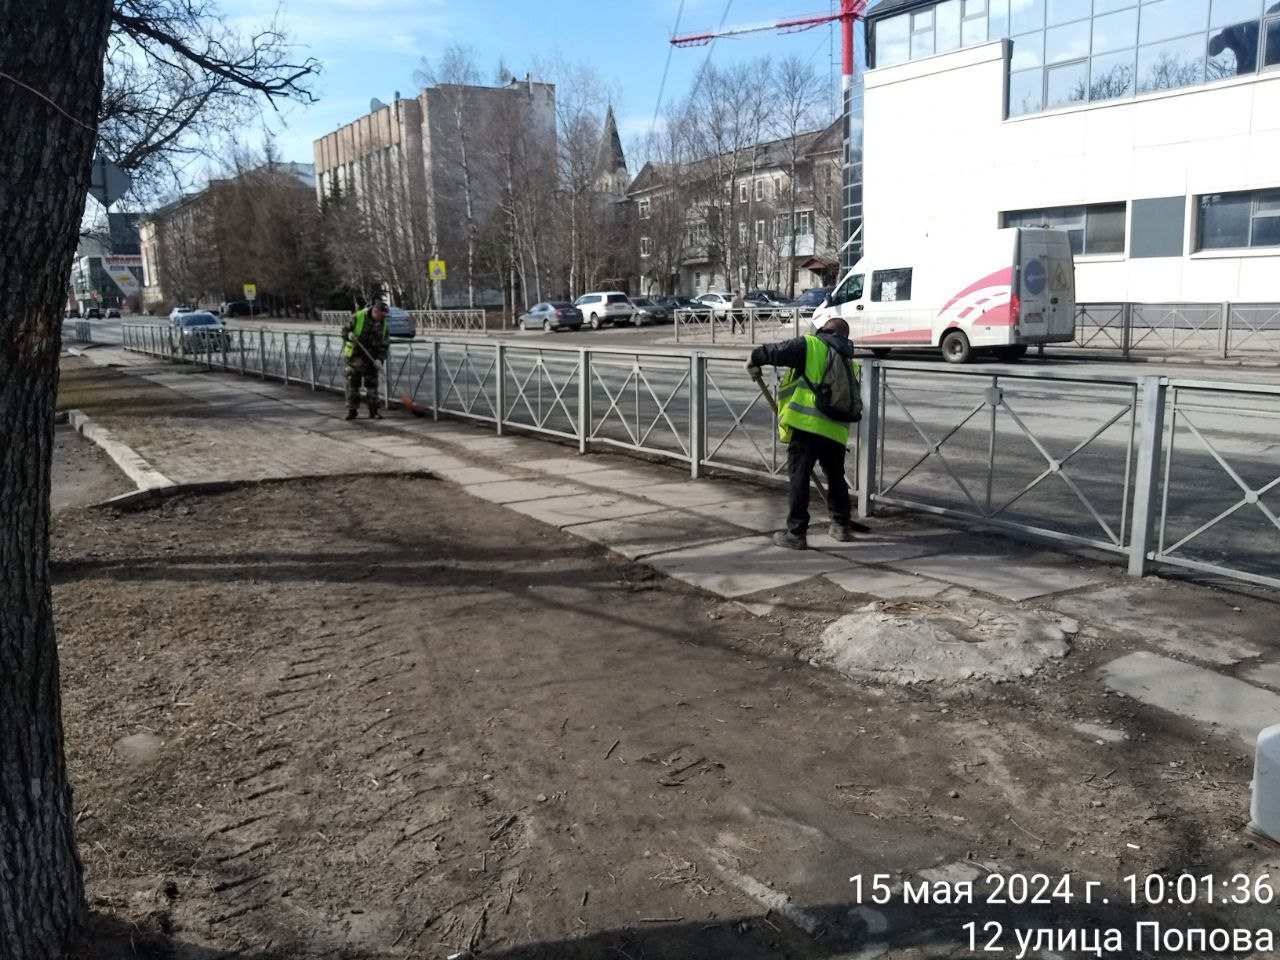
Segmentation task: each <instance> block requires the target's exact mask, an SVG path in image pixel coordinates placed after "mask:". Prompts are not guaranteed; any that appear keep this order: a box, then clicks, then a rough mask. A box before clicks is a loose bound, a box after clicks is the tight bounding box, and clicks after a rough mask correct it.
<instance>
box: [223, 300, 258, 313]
mask: <svg viewBox="0 0 1280 960" xmlns="http://www.w3.org/2000/svg"><path fill="white" fill-rule="evenodd" d="M218 313H220V314H221V315H222V316H224V317H251V316H253V305H252V304H251V303H249V301H248V300H224V301H222V306H221V307H219V308H218Z"/></svg>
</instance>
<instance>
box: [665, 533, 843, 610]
mask: <svg viewBox="0 0 1280 960" xmlns="http://www.w3.org/2000/svg"><path fill="white" fill-rule="evenodd" d="M646 562H647V563H648V564H649V565H650V566H652V567H654V568H656V569H658V570H661V571H662V572H663V573H665V574H666V575H667V576H670V577H675V578H676V579H677V580H683V581H684V582H685V583H689V584H692V585H693V586H695V587H701V588H702V589H703V590H709V591H710V592H711V593H715V594H719V595H720V596H722V597H730V598H733V597H744V596H747V595H748V594H752V593H758V592H760V591H761V590H776V589H777V588H779V587H785V586H787V585H788V584H792V583H799V582H800V581H801V580H808V579H809V578H810V577H817V576H821V575H822V574H825V573H831V572H833V571H835V570H838V569H840V568H841V567H843V566H844V565H845V564H844V561H843V560H840V559H839V558H838V557H833V556H830V555H829V554H825V553H819V552H818V551H816V550H802V551H801V550H786V549H783V548H782V547H775V546H774V545H773V544H772V543H770V542H769V541H767V540H765V539H763V538H761V537H743V538H740V539H738V540H730V541H728V542H726V543H709V544H704V545H703V546H700V547H693V548H690V549H688V550H678V551H675V552H673V553H662V554H658V555H657V556H653V557H650V558H649V559H648V560H647V561H646Z"/></svg>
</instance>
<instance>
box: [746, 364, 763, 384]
mask: <svg viewBox="0 0 1280 960" xmlns="http://www.w3.org/2000/svg"><path fill="white" fill-rule="evenodd" d="M747 376H748V377H750V378H751V379H752V380H761V379H763V378H764V371H763V370H761V369H760V368H759V367H757V366H756V365H755V364H754V363H752V362H751V361H750V360H748V361H747Z"/></svg>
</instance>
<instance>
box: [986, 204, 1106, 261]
mask: <svg viewBox="0 0 1280 960" xmlns="http://www.w3.org/2000/svg"><path fill="white" fill-rule="evenodd" d="M1002 223H1003V225H1004V226H1006V227H1040V226H1050V227H1057V228H1058V229H1059V230H1065V231H1067V236H1069V237H1070V238H1071V250H1072V252H1073V253H1075V254H1076V256H1090V255H1100V254H1115V253H1124V240H1125V205H1124V204H1123V203H1095V204H1091V205H1089V206H1086V207H1050V208H1047V209H1044V210H1013V211H1010V212H1008V213H1006V214H1004V216H1003V218H1002Z"/></svg>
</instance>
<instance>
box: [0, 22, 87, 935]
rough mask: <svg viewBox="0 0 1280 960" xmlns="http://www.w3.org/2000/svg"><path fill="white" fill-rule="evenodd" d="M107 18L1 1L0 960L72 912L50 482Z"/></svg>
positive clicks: (63, 927)
mask: <svg viewBox="0 0 1280 960" xmlns="http://www.w3.org/2000/svg"><path fill="white" fill-rule="evenodd" d="M110 12H111V4H110V2H108V0H38V2H36V3H34V4H32V3H31V2H30V0H0V24H3V25H4V27H3V29H2V30H0V65H2V66H3V69H4V72H5V73H6V74H8V75H9V76H10V77H11V78H12V79H7V78H4V77H0V88H3V92H2V93H0V957H4V958H5V960H48V958H53V957H58V956H61V955H62V953H63V952H64V950H65V949H66V947H67V946H68V944H69V942H70V940H71V938H72V936H73V935H74V934H75V932H76V930H77V928H78V927H79V925H80V923H81V921H82V919H83V917H84V913H85V903H84V885H83V880H82V877H81V869H80V860H79V856H78V854H77V852H76V844H75V831H74V824H73V822H72V816H71V786H70V784H69V782H68V780H67V770H66V764H65V762H64V760H63V754H62V709H61V701H60V698H59V693H58V649H57V644H56V642H55V639H54V632H53V604H52V597H51V594H50V587H49V474H50V461H51V459H52V450H53V408H54V391H55V388H56V385H57V378H58V352H59V350H60V348H61V323H60V318H61V310H62V306H63V304H64V302H65V300H66V289H67V278H68V277H69V276H70V271H71V257H72V254H73V253H74V251H75V246H76V240H77V237H78V235H79V226H80V215H81V212H82V211H83V209H84V199H85V190H86V186H87V183H88V178H89V166H90V159H91V156H92V152H93V144H94V133H93V129H94V128H95V127H96V125H97V115H98V105H99V100H100V98H101V95H102V58H103V53H104V51H105V49H106V43H107V34H108V30H109V16H110ZM15 80H17V81H20V82H21V83H22V84H26V85H27V86H29V87H31V88H33V89H26V88H24V87H23V86H20V85H19V84H18V83H15ZM33 91H38V92H33ZM46 97H47V98H48V99H47V100H46V99H44V98H46ZM55 105H56V106H55ZM60 111H65V113H63V112H60ZM73 118H74V119H73Z"/></svg>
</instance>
